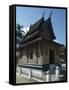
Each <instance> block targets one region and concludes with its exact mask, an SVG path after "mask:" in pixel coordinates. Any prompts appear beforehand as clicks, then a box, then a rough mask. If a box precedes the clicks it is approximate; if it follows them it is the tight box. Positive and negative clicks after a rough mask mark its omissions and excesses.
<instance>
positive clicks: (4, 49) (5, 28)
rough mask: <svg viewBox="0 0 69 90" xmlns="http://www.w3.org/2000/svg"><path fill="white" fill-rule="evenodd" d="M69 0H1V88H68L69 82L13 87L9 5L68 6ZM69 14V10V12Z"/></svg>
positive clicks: (35, 89) (66, 89) (17, 89)
mask: <svg viewBox="0 0 69 90" xmlns="http://www.w3.org/2000/svg"><path fill="white" fill-rule="evenodd" d="M68 1H69V0H0V90H6V89H7V90H15V89H16V90H42V89H43V90H46V89H47V90H50V89H51V90H52V89H53V90H59V89H62V90H68V88H69V83H58V84H42V85H40V84H39V85H28V86H25V85H24V86H18V87H17V86H16V87H13V86H11V85H9V84H8V77H9V75H8V72H9V58H8V57H9V7H8V6H9V5H11V4H31V5H32V4H34V5H35V4H36V5H39V4H40V5H46V6H66V7H68V6H69V5H68V4H69V2H68ZM68 11H69V9H68ZM68 14H69V12H68ZM68 28H69V27H68Z"/></svg>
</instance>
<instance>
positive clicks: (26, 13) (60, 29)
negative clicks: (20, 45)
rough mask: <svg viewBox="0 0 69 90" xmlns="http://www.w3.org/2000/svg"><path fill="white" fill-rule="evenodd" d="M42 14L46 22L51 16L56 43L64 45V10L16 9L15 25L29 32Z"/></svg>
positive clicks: (18, 7)
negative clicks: (21, 26)
mask: <svg viewBox="0 0 69 90" xmlns="http://www.w3.org/2000/svg"><path fill="white" fill-rule="evenodd" d="M44 12H45V14H44V19H45V20H47V19H48V17H49V16H50V13H51V12H52V15H51V21H52V26H53V30H54V33H55V36H56V40H55V41H56V42H58V43H60V44H64V45H66V10H65V9H56V8H35V7H21V6H17V7H16V23H17V24H20V25H23V26H24V27H23V28H24V29H23V30H24V31H25V32H27V30H29V27H30V25H32V24H34V23H35V22H37V21H38V20H39V19H40V18H41V17H42V15H43V13H44Z"/></svg>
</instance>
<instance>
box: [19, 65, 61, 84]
mask: <svg viewBox="0 0 69 90" xmlns="http://www.w3.org/2000/svg"><path fill="white" fill-rule="evenodd" d="M60 71H61V68H60V65H31V64H30V65H17V73H18V74H19V75H21V76H25V77H26V78H28V79H34V80H36V81H41V82H42V81H43V82H44V81H45V82H50V81H59V80H60Z"/></svg>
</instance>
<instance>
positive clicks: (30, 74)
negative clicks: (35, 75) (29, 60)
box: [29, 68, 32, 79]
mask: <svg viewBox="0 0 69 90" xmlns="http://www.w3.org/2000/svg"><path fill="white" fill-rule="evenodd" d="M31 76H32V72H31V68H29V79H31Z"/></svg>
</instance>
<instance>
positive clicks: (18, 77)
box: [16, 75, 36, 83]
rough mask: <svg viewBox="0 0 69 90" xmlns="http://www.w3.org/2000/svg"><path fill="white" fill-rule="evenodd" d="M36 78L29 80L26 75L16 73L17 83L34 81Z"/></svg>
mask: <svg viewBox="0 0 69 90" xmlns="http://www.w3.org/2000/svg"><path fill="white" fill-rule="evenodd" d="M34 82H36V81H35V80H29V79H27V78H25V77H23V76H22V77H21V76H20V75H16V83H34Z"/></svg>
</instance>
